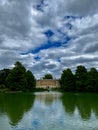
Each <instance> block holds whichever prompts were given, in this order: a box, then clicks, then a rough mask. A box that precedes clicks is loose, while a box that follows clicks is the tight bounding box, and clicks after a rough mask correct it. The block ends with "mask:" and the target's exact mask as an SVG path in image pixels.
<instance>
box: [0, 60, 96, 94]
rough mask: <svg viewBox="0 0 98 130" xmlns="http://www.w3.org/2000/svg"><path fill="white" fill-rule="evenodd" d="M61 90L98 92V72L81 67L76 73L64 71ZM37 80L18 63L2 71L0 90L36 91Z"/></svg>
mask: <svg viewBox="0 0 98 130" xmlns="http://www.w3.org/2000/svg"><path fill="white" fill-rule="evenodd" d="M43 79H53V76H52V75H51V74H46V75H45V76H44V77H43ZM59 81H60V85H61V87H60V89H61V90H62V91H68V92H70V91H71V92H75V91H76V92H98V71H97V70H96V68H91V69H90V70H89V71H88V70H87V69H86V68H85V66H82V65H79V66H77V68H76V71H75V73H73V72H72V70H71V69H70V68H67V69H65V70H63V72H62V74H61V77H60V80H59ZM35 88H36V79H35V76H34V75H33V73H32V72H31V71H30V70H26V68H25V67H24V66H23V65H22V64H21V63H20V62H18V61H17V62H16V63H15V66H14V67H13V68H12V69H3V70H0V89H2V90H3V89H8V90H10V91H34V90H35Z"/></svg>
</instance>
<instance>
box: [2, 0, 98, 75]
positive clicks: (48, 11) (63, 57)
mask: <svg viewBox="0 0 98 130" xmlns="http://www.w3.org/2000/svg"><path fill="white" fill-rule="evenodd" d="M39 48H40V50H38V49H39ZM32 50H35V51H36V50H38V51H36V53H32ZM97 55H98V1H97V0H93V1H91V2H90V0H68V1H65V0H0V69H1V68H5V67H12V66H13V64H14V62H16V61H17V60H19V61H21V62H22V63H23V64H24V65H25V67H26V68H28V69H30V70H31V71H32V72H34V74H35V75H36V77H42V75H44V74H45V73H48V72H50V73H52V74H53V75H54V77H59V76H60V74H61V72H62V70H63V69H66V68H67V67H68V68H71V69H72V70H75V67H76V66H77V65H79V64H83V65H85V66H86V67H87V68H89V67H96V68H98V61H97Z"/></svg>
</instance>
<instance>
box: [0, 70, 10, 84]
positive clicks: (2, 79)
mask: <svg viewBox="0 0 98 130" xmlns="http://www.w3.org/2000/svg"><path fill="white" fill-rule="evenodd" d="M9 73H10V69H3V70H0V85H5V86H6V78H7V76H8V75H9Z"/></svg>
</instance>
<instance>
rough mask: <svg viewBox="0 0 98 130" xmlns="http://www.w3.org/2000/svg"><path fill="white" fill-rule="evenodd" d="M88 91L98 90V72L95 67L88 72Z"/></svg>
mask: <svg viewBox="0 0 98 130" xmlns="http://www.w3.org/2000/svg"><path fill="white" fill-rule="evenodd" d="M88 91H98V72H97V70H96V69H95V68H91V69H90V71H89V72H88Z"/></svg>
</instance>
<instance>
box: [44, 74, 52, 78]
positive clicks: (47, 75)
mask: <svg viewBox="0 0 98 130" xmlns="http://www.w3.org/2000/svg"><path fill="white" fill-rule="evenodd" d="M43 79H53V76H52V75H51V74H46V75H45V76H44V77H43Z"/></svg>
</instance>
